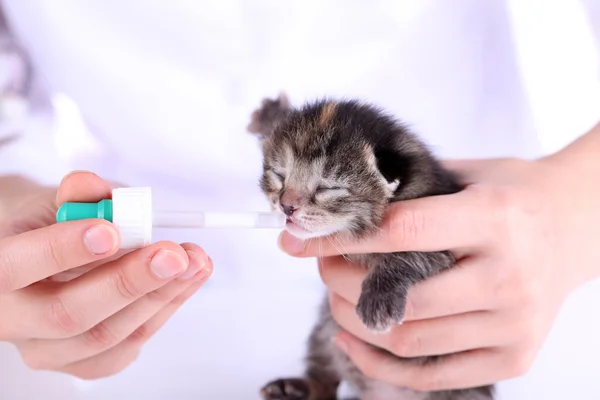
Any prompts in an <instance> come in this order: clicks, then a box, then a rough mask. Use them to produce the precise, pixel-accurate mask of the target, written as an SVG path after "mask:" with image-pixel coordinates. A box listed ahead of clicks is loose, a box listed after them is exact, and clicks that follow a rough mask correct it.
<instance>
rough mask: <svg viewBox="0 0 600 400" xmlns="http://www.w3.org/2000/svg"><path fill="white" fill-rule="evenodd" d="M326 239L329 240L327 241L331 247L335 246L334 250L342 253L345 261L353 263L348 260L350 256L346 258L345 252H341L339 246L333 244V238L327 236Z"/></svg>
mask: <svg viewBox="0 0 600 400" xmlns="http://www.w3.org/2000/svg"><path fill="white" fill-rule="evenodd" d="M326 238H327V240H329V243H331V245H332V246H333V247H334V248H335V249H336V250H337V251H338V252H339V253H340V255H341V256H342V257H344V260H346V261H348V262H351V261H350V259H349V258H348V256H346V255H345V254H344V252H343V251H341V250H340V248H339V247H337V246H336V245H335V243H334V242H333V240H331V238H330V237H329V236H326Z"/></svg>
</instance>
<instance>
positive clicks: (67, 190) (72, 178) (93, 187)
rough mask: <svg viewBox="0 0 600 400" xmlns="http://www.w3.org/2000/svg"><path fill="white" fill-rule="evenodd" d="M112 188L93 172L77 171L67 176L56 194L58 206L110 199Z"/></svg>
mask: <svg viewBox="0 0 600 400" xmlns="http://www.w3.org/2000/svg"><path fill="white" fill-rule="evenodd" d="M112 189H113V188H112V186H111V184H110V183H109V182H107V181H105V180H104V179H102V178H100V177H99V176H98V175H96V174H94V173H93V172H87V171H75V172H71V173H70V174H68V175H66V176H65V177H64V178H63V180H62V182H61V183H60V186H59V188H58V192H57V194H56V205H57V206H58V207H60V206H61V205H62V204H63V203H65V202H68V201H74V202H95V201H100V200H104V199H110V198H111V195H112Z"/></svg>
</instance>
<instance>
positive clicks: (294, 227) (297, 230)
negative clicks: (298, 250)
mask: <svg viewBox="0 0 600 400" xmlns="http://www.w3.org/2000/svg"><path fill="white" fill-rule="evenodd" d="M285 230H286V231H288V232H289V233H291V234H292V235H294V236H296V237H297V238H300V239H305V238H307V237H309V236H311V235H312V232H310V231H308V230H306V229H305V228H303V227H302V226H300V224H298V223H297V222H295V221H294V220H293V219H292V218H290V217H287V218H286V223H285Z"/></svg>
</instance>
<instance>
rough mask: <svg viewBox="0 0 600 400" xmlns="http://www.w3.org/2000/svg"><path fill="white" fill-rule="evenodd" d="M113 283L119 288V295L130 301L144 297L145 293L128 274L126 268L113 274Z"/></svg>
mask: <svg viewBox="0 0 600 400" xmlns="http://www.w3.org/2000/svg"><path fill="white" fill-rule="evenodd" d="M113 280H114V282H113V285H114V287H115V288H116V289H117V292H118V293H119V295H121V296H122V297H123V298H124V299H126V300H128V301H133V300H136V299H138V298H140V297H142V296H143V295H144V294H145V293H144V291H142V290H140V289H139V288H138V287H137V285H136V284H135V283H133V280H132V279H131V278H130V277H129V276H128V275H127V273H126V272H125V271H124V270H117V272H116V273H115V274H114V275H113Z"/></svg>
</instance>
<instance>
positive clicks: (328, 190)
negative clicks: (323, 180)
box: [315, 186, 350, 200]
mask: <svg viewBox="0 0 600 400" xmlns="http://www.w3.org/2000/svg"><path fill="white" fill-rule="evenodd" d="M349 195H350V190H348V188H345V187H342V186H319V187H317V190H316V191H315V197H316V198H317V200H324V199H331V198H334V197H347V196H349Z"/></svg>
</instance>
